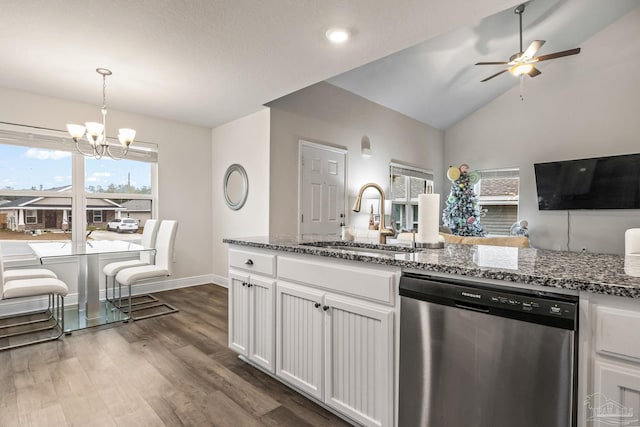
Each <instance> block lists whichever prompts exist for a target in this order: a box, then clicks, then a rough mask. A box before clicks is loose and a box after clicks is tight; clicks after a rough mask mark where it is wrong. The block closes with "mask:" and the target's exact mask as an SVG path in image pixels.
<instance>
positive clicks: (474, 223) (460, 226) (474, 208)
mask: <svg viewBox="0 0 640 427" xmlns="http://www.w3.org/2000/svg"><path fill="white" fill-rule="evenodd" d="M447 178H449V180H450V181H451V193H450V194H449V198H448V199H447V207H446V208H445V209H444V212H442V222H443V224H444V225H446V226H447V227H449V228H450V229H451V233H452V234H455V235H458V236H480V237H482V236H484V235H485V234H486V233H485V231H484V229H483V228H482V224H480V218H479V217H480V211H479V210H478V198H477V196H476V193H474V191H473V185H474V184H476V183H477V182H478V181H480V174H479V173H478V172H476V171H472V172H469V166H468V165H464V164H463V165H460V167H459V168H458V167H455V166H451V167H450V168H449V170H448V171H447Z"/></svg>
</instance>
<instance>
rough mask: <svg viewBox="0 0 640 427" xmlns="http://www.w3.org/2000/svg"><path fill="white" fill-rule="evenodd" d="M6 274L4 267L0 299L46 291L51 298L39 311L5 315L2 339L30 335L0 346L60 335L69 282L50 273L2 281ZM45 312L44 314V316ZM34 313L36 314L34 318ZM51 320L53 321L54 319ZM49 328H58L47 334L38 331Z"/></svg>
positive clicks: (0, 275)
mask: <svg viewBox="0 0 640 427" xmlns="http://www.w3.org/2000/svg"><path fill="white" fill-rule="evenodd" d="M3 276H4V275H3V274H2V271H0V300H8V299H14V298H27V297H38V296H42V297H43V296H45V295H46V296H47V297H48V300H49V307H48V308H47V309H46V310H44V311H40V312H35V313H21V314H18V315H12V316H8V317H4V318H2V324H1V326H0V340H4V339H12V338H14V337H18V336H28V337H29V339H27V340H25V341H20V342H18V343H12V344H7V345H3V346H0V350H9V349H12V348H18V347H24V346H27V345H31V344H37V343H41V342H46V341H54V340H57V339H58V338H60V337H61V336H62V334H64V297H65V296H66V295H67V294H68V293H69V288H68V287H67V284H66V283H64V282H63V281H62V280H60V279H55V278H51V277H40V278H35V279H19V280H9V281H7V282H5V283H2V282H3V281H4V277H3ZM43 314H44V315H45V316H44V317H43V316H42V315H43ZM34 317H37V318H35V319H34ZM51 320H53V321H54V322H53V323H52V322H51ZM31 325H34V326H35V327H33V326H31ZM38 325H41V326H38ZM26 326H29V328H25V327H26ZM50 329H54V330H55V329H57V333H55V334H54V335H51V336H46V337H44V338H42V336H41V335H39V334H38V333H39V332H41V331H46V330H50ZM5 331H8V332H5Z"/></svg>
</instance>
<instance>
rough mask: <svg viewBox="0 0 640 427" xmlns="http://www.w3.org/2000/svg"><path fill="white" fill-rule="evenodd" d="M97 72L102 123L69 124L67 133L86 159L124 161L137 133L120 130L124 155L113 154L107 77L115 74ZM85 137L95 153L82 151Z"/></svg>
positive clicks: (108, 71)
mask: <svg viewBox="0 0 640 427" xmlns="http://www.w3.org/2000/svg"><path fill="white" fill-rule="evenodd" d="M96 72H97V73H98V74H100V75H101V76H102V108H101V109H100V112H101V113H102V123H98V122H86V123H85V124H84V126H82V125H74V124H68V125H67V131H68V132H69V135H71V138H73V141H74V142H75V143H76V150H78V152H79V153H81V154H83V155H84V156H86V157H94V158H96V159H98V160H99V159H101V158H102V157H103V156H104V155H108V156H109V157H111V158H112V159H114V160H121V159H123V158H124V157H125V156H126V155H127V153H128V152H129V146H130V145H131V143H132V142H133V139H134V138H135V137H136V131H135V130H133V129H126V128H123V129H119V130H118V141H120V144H121V146H122V147H121V149H122V155H120V156H118V155H116V154H114V153H112V152H111V149H110V147H111V145H110V144H109V141H108V140H107V76H110V75H111V74H113V73H112V72H111V70H108V69H106V68H96ZM83 136H85V137H86V138H87V141H88V142H89V145H90V146H91V148H92V149H93V152H91V153H87V152H85V151H82V150H81V149H80V144H79V141H80V139H82V137H83Z"/></svg>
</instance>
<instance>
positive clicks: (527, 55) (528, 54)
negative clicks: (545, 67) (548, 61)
mask: <svg viewBox="0 0 640 427" xmlns="http://www.w3.org/2000/svg"><path fill="white" fill-rule="evenodd" d="M544 43H545V41H544V40H534V41H532V42H531V44H530V45H529V47H528V48H527V50H525V51H524V53H523V54H522V56H521V58H522V59H531V58H533V57H534V56H536V53H538V50H540V48H541V47H542V45H543V44H544Z"/></svg>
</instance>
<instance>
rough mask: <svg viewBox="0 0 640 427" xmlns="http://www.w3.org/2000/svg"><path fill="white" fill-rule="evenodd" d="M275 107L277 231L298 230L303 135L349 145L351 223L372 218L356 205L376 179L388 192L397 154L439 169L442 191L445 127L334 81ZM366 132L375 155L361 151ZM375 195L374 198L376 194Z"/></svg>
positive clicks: (273, 216) (273, 218)
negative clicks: (364, 187) (359, 211)
mask: <svg viewBox="0 0 640 427" xmlns="http://www.w3.org/2000/svg"><path fill="white" fill-rule="evenodd" d="M269 106H270V107H271V162H270V163H271V166H270V168H271V176H270V180H271V183H270V188H271V190H270V196H271V202H270V207H269V210H270V214H269V234H271V235H292V234H296V233H297V224H298V181H299V178H298V142H299V140H301V139H302V140H306V141H311V142H316V143H320V144H327V145H332V146H336V147H341V148H346V149H347V150H348V154H347V193H348V196H349V202H348V206H347V207H346V212H347V215H348V220H349V222H348V223H349V224H351V225H353V224H358V225H360V224H364V223H365V222H366V220H367V219H368V216H367V214H366V213H364V214H359V215H355V216H354V215H351V214H352V212H351V206H352V204H353V201H354V200H355V196H356V195H357V192H358V190H359V189H360V187H361V186H362V185H363V184H365V183H367V182H375V183H378V184H380V185H381V186H382V187H383V188H384V189H385V193H386V192H388V189H389V162H390V161H391V160H392V159H393V160H396V161H401V162H404V163H408V164H412V165H415V166H419V167H422V168H425V169H431V170H433V171H434V173H435V176H436V183H435V185H436V191H439V190H441V188H442V179H441V177H442V175H443V168H442V165H443V138H444V135H443V132H442V131H439V130H437V129H434V128H432V127H430V126H428V125H425V124H423V123H420V122H418V121H417V120H414V119H411V118H409V117H407V116H404V115H402V114H400V113H397V112H395V111H392V110H389V109H387V108H384V107H382V106H380V105H378V104H375V103H373V102H370V101H368V100H366V99H364V98H361V97H359V96H357V95H354V94H352V93H350V92H347V91H345V90H343V89H340V88H337V87H335V86H333V85H330V84H328V83H318V84H316V85H313V86H310V87H308V88H306V89H303V90H300V91H298V92H295V93H293V94H291V95H287V96H285V97H283V98H280V99H278V100H276V101H273V102H271V103H270V104H269ZM364 135H366V136H368V137H369V139H370V141H371V151H372V154H373V155H372V156H371V157H370V158H364V157H362V155H361V150H360V143H361V140H362V137H363V136H364ZM367 191H369V190H367ZM371 194H372V197H374V196H375V194H376V193H375V192H374V191H372V192H371ZM365 217H366V218H365ZM336 232H338V230H336Z"/></svg>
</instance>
